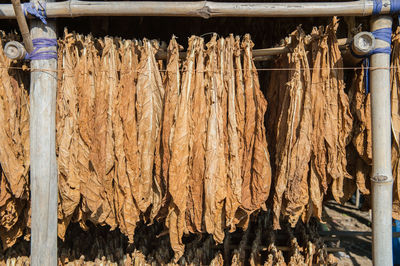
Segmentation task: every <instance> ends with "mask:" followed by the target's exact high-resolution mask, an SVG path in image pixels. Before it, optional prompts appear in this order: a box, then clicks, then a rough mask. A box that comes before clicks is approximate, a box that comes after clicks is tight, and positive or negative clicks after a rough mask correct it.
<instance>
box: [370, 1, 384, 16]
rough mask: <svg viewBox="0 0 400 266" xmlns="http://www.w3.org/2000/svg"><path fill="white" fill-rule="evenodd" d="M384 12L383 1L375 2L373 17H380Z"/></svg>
mask: <svg viewBox="0 0 400 266" xmlns="http://www.w3.org/2000/svg"><path fill="white" fill-rule="evenodd" d="M381 10H382V0H374V7H373V9H372V14H373V15H378V14H379V13H381Z"/></svg>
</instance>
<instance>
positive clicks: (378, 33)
mask: <svg viewBox="0 0 400 266" xmlns="http://www.w3.org/2000/svg"><path fill="white" fill-rule="evenodd" d="M371 33H372V34H373V35H374V36H375V38H376V39H378V40H382V41H385V42H387V43H389V44H390V43H392V28H383V29H379V30H375V31H373V32H371Z"/></svg>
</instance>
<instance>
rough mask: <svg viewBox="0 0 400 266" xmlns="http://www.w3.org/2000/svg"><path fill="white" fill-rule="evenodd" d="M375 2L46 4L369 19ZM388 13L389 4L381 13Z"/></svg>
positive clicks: (125, 12)
mask: <svg viewBox="0 0 400 266" xmlns="http://www.w3.org/2000/svg"><path fill="white" fill-rule="evenodd" d="M373 6H374V1H372V0H358V1H348V2H340V3H335V2H315V3H307V2H303V3H299V2H298V3H262V2H258V3H240V2H237V3H232V2H212V1H180V2H179V1H177V2H155V1H148V2H147V1H125V2H118V1H110V2H100V1H78V0H71V1H63V2H54V3H47V7H46V12H47V16H48V17H50V18H54V17H81V16H173V17H202V18H211V17H309V16H337V15H340V16H369V15H371V14H372V11H373ZM389 13H390V3H387V4H385V5H383V7H382V10H381V14H389ZM0 18H1V19H10V18H15V14H14V11H13V9H12V6H11V5H10V4H0Z"/></svg>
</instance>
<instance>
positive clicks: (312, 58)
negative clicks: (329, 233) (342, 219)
mask: <svg viewBox="0 0 400 266" xmlns="http://www.w3.org/2000/svg"><path fill="white" fill-rule="evenodd" d="M337 27H338V21H337V19H336V18H334V19H333V21H332V23H331V24H330V25H328V26H327V27H326V28H325V29H324V28H322V27H320V28H318V29H317V28H314V29H313V31H312V33H311V36H306V35H305V34H304V32H303V31H302V30H301V29H300V28H298V29H297V30H296V31H295V32H293V33H292V34H291V36H290V37H291V44H290V49H291V51H290V52H289V53H288V54H287V55H284V56H281V57H280V59H278V62H277V64H278V65H279V66H285V67H287V68H290V69H291V70H290V71H289V72H288V73H285V72H281V73H278V74H275V75H274V74H273V75H272V78H271V81H270V88H269V90H270V91H269V92H268V100H269V102H270V103H271V104H272V103H275V106H272V107H271V110H270V113H269V114H270V118H269V128H272V129H274V130H275V132H273V134H272V140H271V142H272V143H276V146H275V147H274V155H275V166H276V175H275V176H276V178H275V192H274V195H273V211H274V228H275V229H278V228H280V224H279V218H280V217H281V214H282V215H283V217H286V218H287V219H288V220H289V222H290V224H291V225H292V226H295V225H296V223H297V221H298V219H299V218H300V217H301V218H302V219H303V221H307V220H308V219H309V218H310V217H311V216H312V215H314V216H316V217H318V218H319V219H321V215H322V201H323V198H324V195H325V194H327V191H328V188H330V190H331V192H332V194H333V197H334V198H335V200H336V201H338V202H344V201H346V199H348V197H349V196H351V195H349V194H350V193H349V192H347V191H346V190H345V187H346V186H344V183H345V179H350V178H351V177H350V175H349V174H348V173H347V171H346V165H347V160H346V145H347V144H348V142H349V141H350V131H351V125H352V117H351V114H350V108H349V102H348V97H347V95H346V94H345V93H344V82H343V70H342V69H341V67H342V66H343V62H342V58H341V55H340V51H339V47H338V43H337V39H336V29H337Z"/></svg>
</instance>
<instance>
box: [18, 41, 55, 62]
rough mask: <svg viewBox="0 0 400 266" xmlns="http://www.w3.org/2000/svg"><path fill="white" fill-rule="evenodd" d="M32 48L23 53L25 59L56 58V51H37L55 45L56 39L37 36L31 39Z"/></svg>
mask: <svg viewBox="0 0 400 266" xmlns="http://www.w3.org/2000/svg"><path fill="white" fill-rule="evenodd" d="M32 43H33V47H34V50H33V52H32V53H30V54H28V53H27V54H26V55H25V59H26V60H49V59H57V51H48V50H47V51H39V50H40V49H43V48H49V47H54V46H55V47H57V39H48V38H37V39H33V40H32Z"/></svg>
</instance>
